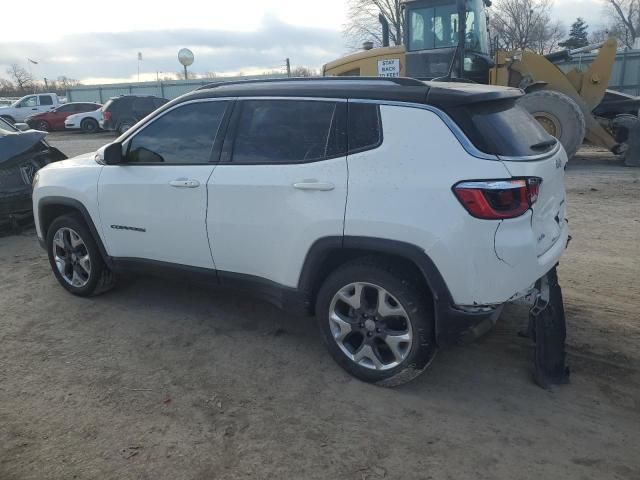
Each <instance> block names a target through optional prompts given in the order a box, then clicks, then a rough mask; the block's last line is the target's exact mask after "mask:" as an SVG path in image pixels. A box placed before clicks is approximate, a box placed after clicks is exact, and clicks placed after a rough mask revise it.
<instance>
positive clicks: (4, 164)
mask: <svg viewBox="0 0 640 480" xmlns="http://www.w3.org/2000/svg"><path fill="white" fill-rule="evenodd" d="M45 136H46V133H43V132H38V131H35V130H29V131H26V132H22V131H20V130H18V129H17V128H15V127H14V126H13V125H11V124H9V123H8V122H7V121H5V120H3V119H0V232H5V231H7V230H10V229H15V228H18V227H20V226H24V225H25V224H28V223H29V222H30V221H31V220H32V218H33V217H32V206H31V205H32V203H31V182H32V180H33V176H34V174H35V173H36V172H37V171H38V170H39V169H40V168H42V167H43V166H44V165H47V164H49V163H51V162H57V161H59V160H64V159H65V158H67V157H66V156H65V155H64V154H63V153H62V152H60V150H58V149H57V148H54V147H52V146H50V145H49V144H47V142H45V140H44V138H45Z"/></svg>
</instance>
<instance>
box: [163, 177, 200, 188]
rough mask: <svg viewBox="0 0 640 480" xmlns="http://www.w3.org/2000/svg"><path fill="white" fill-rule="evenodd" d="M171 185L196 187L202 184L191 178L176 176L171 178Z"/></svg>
mask: <svg viewBox="0 0 640 480" xmlns="http://www.w3.org/2000/svg"><path fill="white" fill-rule="evenodd" d="M169 185H171V186H172V187H176V188H196V187H199V186H200V182H199V181H198V180H193V179H190V178H176V179H175V180H171V181H170V182H169Z"/></svg>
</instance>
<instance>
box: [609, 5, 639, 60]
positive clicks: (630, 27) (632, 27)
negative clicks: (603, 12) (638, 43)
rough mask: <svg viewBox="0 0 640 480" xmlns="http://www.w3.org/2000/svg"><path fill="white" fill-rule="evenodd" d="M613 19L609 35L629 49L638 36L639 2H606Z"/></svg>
mask: <svg viewBox="0 0 640 480" xmlns="http://www.w3.org/2000/svg"><path fill="white" fill-rule="evenodd" d="M607 3H608V5H609V13H610V15H611V17H612V19H613V25H611V29H610V30H611V34H612V35H614V36H615V37H617V38H618V39H619V40H620V41H621V43H623V44H624V45H626V46H627V47H629V48H632V47H633V41H634V39H635V38H637V37H638V36H640V0H607Z"/></svg>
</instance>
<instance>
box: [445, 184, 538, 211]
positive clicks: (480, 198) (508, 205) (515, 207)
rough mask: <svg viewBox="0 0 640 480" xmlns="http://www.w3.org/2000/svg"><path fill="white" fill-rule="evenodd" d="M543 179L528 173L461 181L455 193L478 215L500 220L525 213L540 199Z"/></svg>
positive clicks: (463, 203) (455, 186) (454, 189)
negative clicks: (522, 175)
mask: <svg viewBox="0 0 640 480" xmlns="http://www.w3.org/2000/svg"><path fill="white" fill-rule="evenodd" d="M541 183H542V179H541V178H538V177H528V178H520V179H512V180H482V181H468V182H460V183H457V184H456V185H454V186H453V193H455V195H456V197H458V200H459V201H460V203H461V204H462V206H463V207H464V208H466V209H467V211H468V212H469V213H470V214H471V215H473V216H474V217H476V218H482V219H487V220H498V219H504V218H515V217H519V216H520V215H522V214H523V213H525V212H526V211H527V210H529V208H530V207H531V206H532V205H533V204H534V203H535V202H536V200H538V194H539V193H540V184H541Z"/></svg>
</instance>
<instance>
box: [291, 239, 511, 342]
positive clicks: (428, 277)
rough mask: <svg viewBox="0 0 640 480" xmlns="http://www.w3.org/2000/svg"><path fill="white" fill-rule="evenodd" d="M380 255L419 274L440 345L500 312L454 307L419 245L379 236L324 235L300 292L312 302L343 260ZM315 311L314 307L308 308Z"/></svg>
mask: <svg viewBox="0 0 640 480" xmlns="http://www.w3.org/2000/svg"><path fill="white" fill-rule="evenodd" d="M370 256H377V257H380V258H381V259H384V260H385V261H391V262H394V264H396V265H399V266H401V267H405V268H408V269H409V271H410V272H415V273H418V274H419V279H418V280H419V281H420V282H424V283H423V284H422V286H423V287H424V288H425V289H426V292H427V293H430V294H431V297H432V300H433V308H434V312H433V313H434V322H435V336H436V343H437V344H438V345H439V346H445V345H451V344H455V343H459V342H460V341H463V340H464V337H465V335H466V333H468V332H470V331H472V330H473V329H474V328H475V327H477V326H478V325H480V324H481V323H484V322H487V321H491V322H494V323H495V318H497V315H499V309H498V310H496V311H491V312H480V311H478V312H469V311H462V310H459V309H457V308H456V307H455V305H454V303H453V297H452V296H451V292H450V291H449V288H448V286H447V284H446V282H445V280H444V278H443V277H442V274H441V273H440V271H439V270H438V267H437V266H436V264H435V263H434V262H433V260H432V259H431V258H430V257H429V255H428V254H427V253H426V252H425V251H424V250H423V249H422V248H420V247H418V246H417V245H413V244H411V243H407V242H401V241H398V240H388V239H384V238H376V237H360V236H345V237H338V236H336V237H325V238H321V239H319V240H317V241H316V242H315V243H314V244H313V245H312V246H311V248H310V249H309V252H308V253H307V256H306V259H305V262H304V265H303V267H302V270H301V273H300V278H299V282H298V291H300V292H301V293H302V294H303V295H304V297H305V298H306V304H307V305H309V306H310V305H313V304H314V303H315V302H314V300H315V297H316V295H317V292H318V290H319V288H320V286H321V285H322V282H323V281H324V280H325V279H326V278H327V276H328V275H329V274H330V273H331V272H332V271H334V270H335V268H337V267H338V266H339V265H341V264H342V263H344V262H348V261H351V260H355V259H357V258H361V257H370ZM309 313H314V312H313V307H311V308H309Z"/></svg>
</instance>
